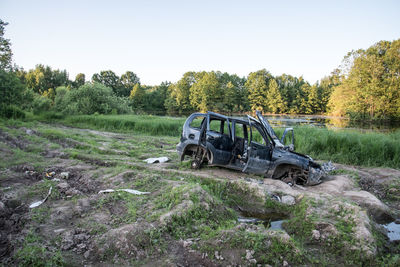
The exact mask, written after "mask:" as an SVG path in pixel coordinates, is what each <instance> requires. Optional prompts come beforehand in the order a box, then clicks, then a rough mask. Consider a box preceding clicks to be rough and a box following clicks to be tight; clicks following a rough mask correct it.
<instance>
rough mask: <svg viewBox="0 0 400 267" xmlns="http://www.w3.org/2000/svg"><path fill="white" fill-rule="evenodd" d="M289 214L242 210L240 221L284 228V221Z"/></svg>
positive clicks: (276, 228)
mask: <svg viewBox="0 0 400 267" xmlns="http://www.w3.org/2000/svg"><path fill="white" fill-rule="evenodd" d="M287 219H288V216H287V215H286V214H283V213H277V212H270V213H254V212H247V211H241V212H239V216H238V222H240V223H250V224H263V225H264V226H265V228H268V229H273V230H283V228H282V223H283V222H285V221H287Z"/></svg>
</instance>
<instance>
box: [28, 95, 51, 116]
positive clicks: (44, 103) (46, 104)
mask: <svg viewBox="0 0 400 267" xmlns="http://www.w3.org/2000/svg"><path fill="white" fill-rule="evenodd" d="M50 108H51V100H50V99H49V98H47V97H45V96H41V95H38V96H36V97H35V98H34V99H33V103H32V111H33V113H34V114H39V113H43V112H46V111H49V110H50Z"/></svg>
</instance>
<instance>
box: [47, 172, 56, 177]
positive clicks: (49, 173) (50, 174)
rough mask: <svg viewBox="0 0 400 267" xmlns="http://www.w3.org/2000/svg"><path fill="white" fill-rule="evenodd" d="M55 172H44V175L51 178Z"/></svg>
mask: <svg viewBox="0 0 400 267" xmlns="http://www.w3.org/2000/svg"><path fill="white" fill-rule="evenodd" d="M55 174H56V172H46V177H47V178H51V177H53V176H54V175H55Z"/></svg>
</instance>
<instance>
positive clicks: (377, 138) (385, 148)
mask: <svg viewBox="0 0 400 267" xmlns="http://www.w3.org/2000/svg"><path fill="white" fill-rule="evenodd" d="M185 119H186V118H184V117H181V118H173V117H161V116H151V115H98V116H94V115H92V116H89V115H84V116H69V117H66V118H64V119H62V120H61V121H60V122H62V123H64V124H67V125H71V126H76V127H82V128H91V129H97V130H106V131H113V132H125V133H136V134H147V135H152V136H175V137H179V136H180V135H181V131H182V126H183V124H184V122H185ZM275 130H276V132H277V134H278V136H280V135H281V134H282V132H283V129H279V128H277V129H275ZM295 145H296V151H298V152H300V153H305V154H308V155H310V156H312V157H313V158H315V159H318V160H332V161H333V162H337V163H343V164H352V165H361V166H371V167H391V168H397V169H399V168H400V130H398V131H396V132H393V133H378V132H359V131H356V130H331V129H326V128H316V127H309V126H299V127H295Z"/></svg>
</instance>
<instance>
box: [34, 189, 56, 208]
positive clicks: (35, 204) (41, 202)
mask: <svg viewBox="0 0 400 267" xmlns="http://www.w3.org/2000/svg"><path fill="white" fill-rule="evenodd" d="M51 190H53V187H52V186H50V189H49V193H47V196H46V197H45V198H44V199H43V200H40V201H36V202H33V203H32V204H30V205H29V208H31V209H33V208H36V207H39V206H40V205H42V204H43V203H44V202H46V200H47V198H48V197H49V196H50V194H51Z"/></svg>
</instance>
